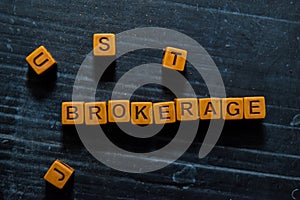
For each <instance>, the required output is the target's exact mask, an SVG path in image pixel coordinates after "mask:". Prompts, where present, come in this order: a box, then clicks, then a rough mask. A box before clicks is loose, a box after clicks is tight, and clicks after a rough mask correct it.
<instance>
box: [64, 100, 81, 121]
mask: <svg viewBox="0 0 300 200" xmlns="http://www.w3.org/2000/svg"><path fill="white" fill-rule="evenodd" d="M61 122H62V124H83V123H84V102H63V103H62V114H61Z"/></svg>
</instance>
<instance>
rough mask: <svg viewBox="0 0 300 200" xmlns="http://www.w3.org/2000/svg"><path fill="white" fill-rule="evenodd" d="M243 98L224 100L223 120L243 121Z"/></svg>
mask: <svg viewBox="0 0 300 200" xmlns="http://www.w3.org/2000/svg"><path fill="white" fill-rule="evenodd" d="M243 104H244V103H243V98H224V99H222V110H223V113H222V114H223V119H225V120H236V119H243V117H244V116H243V111H244V109H243Z"/></svg>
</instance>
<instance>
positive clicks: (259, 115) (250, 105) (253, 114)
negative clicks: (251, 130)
mask: <svg viewBox="0 0 300 200" xmlns="http://www.w3.org/2000/svg"><path fill="white" fill-rule="evenodd" d="M244 117H245V119H264V118H265V117H266V105H265V97H262V96H261V97H244Z"/></svg>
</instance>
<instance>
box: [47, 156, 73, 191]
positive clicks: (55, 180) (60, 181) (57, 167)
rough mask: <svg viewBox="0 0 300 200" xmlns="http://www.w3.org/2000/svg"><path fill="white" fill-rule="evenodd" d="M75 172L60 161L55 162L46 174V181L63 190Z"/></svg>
mask: <svg viewBox="0 0 300 200" xmlns="http://www.w3.org/2000/svg"><path fill="white" fill-rule="evenodd" d="M73 172H74V169H73V168H72V167H70V166H68V165H67V164H66V163H64V162H62V161H60V160H55V161H54V162H53V164H52V165H51V167H50V168H49V170H48V171H47V173H46V174H45V176H44V180H46V181H47V182H49V183H51V184H52V185H54V186H55V187H57V188H59V189H62V188H63V187H64V186H65V184H66V183H67V182H68V180H69V179H70V177H71V175H72V174H73Z"/></svg>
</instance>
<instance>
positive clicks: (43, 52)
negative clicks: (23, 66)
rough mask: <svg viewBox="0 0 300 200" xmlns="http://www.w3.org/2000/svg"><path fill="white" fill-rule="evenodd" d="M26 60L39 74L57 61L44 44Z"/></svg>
mask: <svg viewBox="0 0 300 200" xmlns="http://www.w3.org/2000/svg"><path fill="white" fill-rule="evenodd" d="M26 61H27V62H28V64H29V65H30V66H31V67H32V69H33V70H34V71H35V72H36V73H37V74H38V75H40V74H42V73H43V72H45V71H46V70H47V69H49V68H50V67H51V66H53V65H55V64H56V61H55V60H54V58H53V57H52V56H51V54H50V53H49V52H48V51H47V49H46V48H45V47H44V46H40V47H39V48H37V49H36V50H34V51H33V52H32V53H31V54H30V55H29V56H27V57H26Z"/></svg>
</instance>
